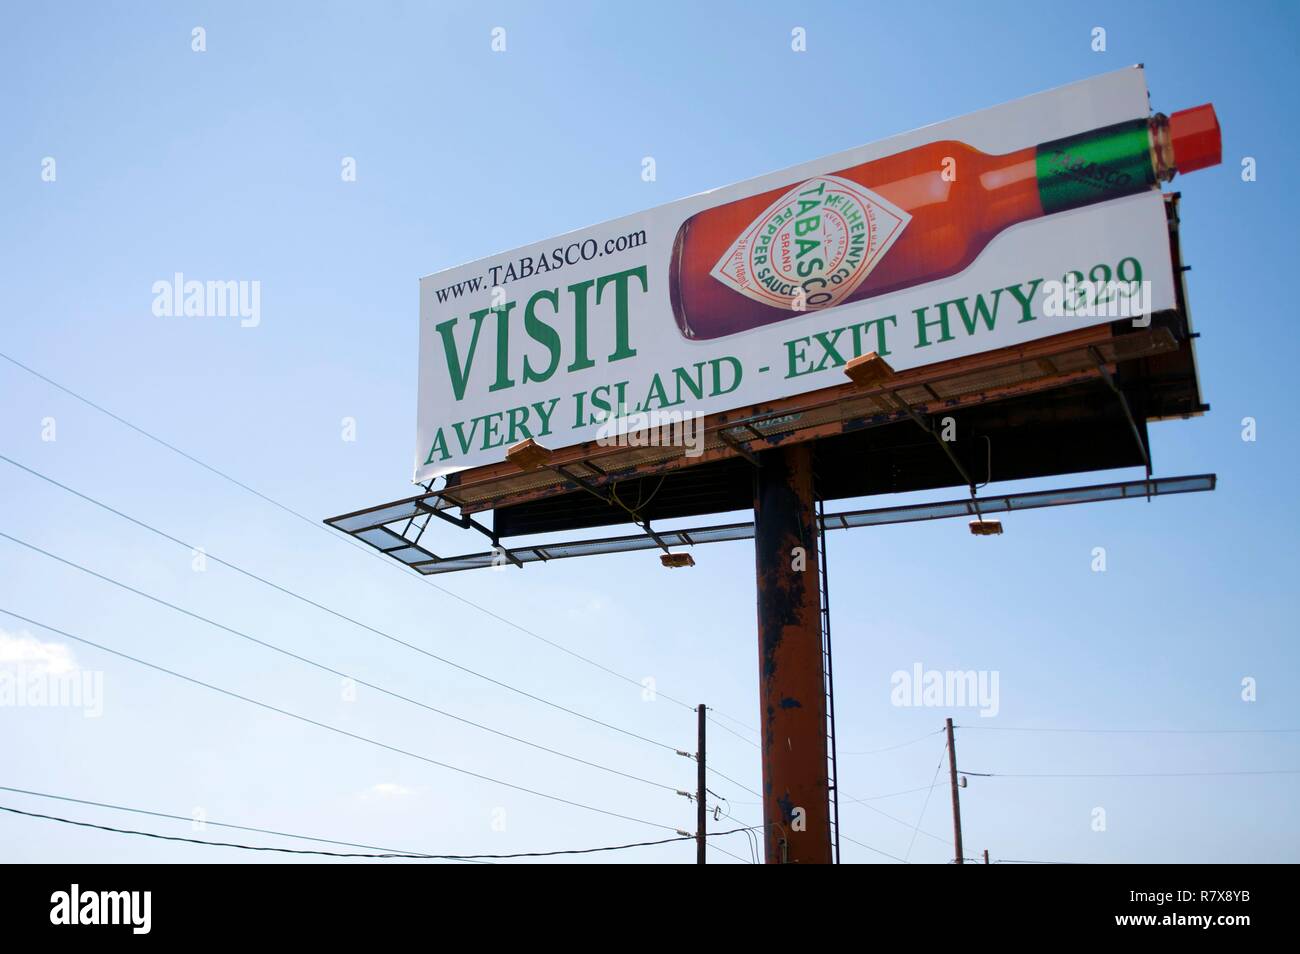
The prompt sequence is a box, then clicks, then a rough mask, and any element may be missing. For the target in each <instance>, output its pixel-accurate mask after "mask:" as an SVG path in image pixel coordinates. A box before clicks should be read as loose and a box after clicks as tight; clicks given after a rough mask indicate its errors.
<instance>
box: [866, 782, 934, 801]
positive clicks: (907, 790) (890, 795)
mask: <svg viewBox="0 0 1300 954" xmlns="http://www.w3.org/2000/svg"><path fill="white" fill-rule="evenodd" d="M939 784H941V783H940V782H935V783H934V784H933V785H922V786H920V787H919V788H905V789H903V790H902V791H901V792H887V793H886V794H884V795H868V796H867V797H866V798H853V797H851V796H848V795H846V796H844V797H845V798H847V799H848V800H849V801H851V802H874V801H879V800H880V799H882V798H894V797H895V796H898V795H911V794H912V793H913V792H928V791H929V790H930V789H932V788H934V786H935V785H939Z"/></svg>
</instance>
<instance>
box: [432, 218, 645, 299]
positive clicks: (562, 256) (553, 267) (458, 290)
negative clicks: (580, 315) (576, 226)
mask: <svg viewBox="0 0 1300 954" xmlns="http://www.w3.org/2000/svg"><path fill="white" fill-rule="evenodd" d="M645 243H646V237H645V229H639V230H637V231H635V232H628V233H627V234H626V235H619V236H616V237H614V238H611V239H606V240H605V241H604V242H603V243H602V242H600V241H597V240H596V239H594V238H589V239H584V240H582V241H581V242H570V243H569V244H568V245H565V246H557V247H556V248H553V249H551V250H549V251H545V252H539V253H537V254H536V255H521V256H519V258H517V259H512V260H510V261H508V262H504V263H501V264H497V265H489V266H488V267H487V275H480V276H479V277H477V278H467V279H465V280H464V281H460V282H455V283H454V284H451V285H447V286H445V287H443V288H439V289H437V290H436V291H435V292H434V295H435V296H436V297H437V299H438V302H439V303H440V304H441V303H444V302H447V301H449V300H451V299H455V298H460V297H462V296H464V295H472V294H473V293H474V292H477V291H482V290H484V289H489V288H495V287H499V286H501V285H508V284H509V283H510V282H513V281H516V280H518V279H520V278H529V277H531V276H533V275H544V274H546V273H547V272H554V271H558V270H559V269H561V268H564V266H566V265H577V264H578V263H579V262H589V261H591V260H592V259H595V258H602V257H604V256H606V255H615V254H617V253H619V252H626V251H629V250H630V249H634V248H640V247H641V246H643V245H645Z"/></svg>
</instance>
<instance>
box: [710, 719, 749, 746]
mask: <svg viewBox="0 0 1300 954" xmlns="http://www.w3.org/2000/svg"><path fill="white" fill-rule="evenodd" d="M705 717H706V718H707V719H708V720H709V721H710V722H712V723H713V724H714V725H716V726H717V727H718V728H719V729H721V730H722V731H723V732H730V733H731V734H732V735H734V736H735V737H736V738H738V739H740V741H742V742H744V743H746V744H748V745H752V746H753V747H754V748H758V747H759V745H758V743H757V742H755V741H754V740H753V739H750V738H746V737H745V736H743V735H741V734H740V733H739V732H737V731H736V730H735V729H733V728H731V727H730V726H727V725H723V724H722V723H721V722H719V721H718V720H717V719H715V718H713V716H711V715H708V714H707V713H706V715H705Z"/></svg>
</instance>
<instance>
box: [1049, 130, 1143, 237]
mask: <svg viewBox="0 0 1300 954" xmlns="http://www.w3.org/2000/svg"><path fill="white" fill-rule="evenodd" d="M1037 164H1038V197H1039V199H1041V200H1042V203H1043V213H1044V214H1045V215H1051V214H1052V213H1053V212H1062V211H1064V210H1066V209H1075V208H1078V207H1079V206H1081V205H1091V204H1092V203H1093V202H1104V201H1105V200H1106V199H1116V198H1119V197H1120V196H1123V195H1133V194H1134V193H1137V192H1144V191H1145V190H1147V189H1149V188H1151V187H1152V186H1153V185H1155V184H1156V173H1155V169H1153V168H1152V166H1151V134H1150V132H1149V126H1148V123H1147V120H1145V119H1134V120H1130V121H1129V122H1125V123H1116V124H1115V125H1114V126H1107V127H1105V128H1104V129H1094V130H1092V131H1091V132H1086V133H1083V134H1081V135H1078V136H1067V137H1065V138H1064V139H1057V140H1054V141H1053V142H1045V143H1043V144H1042V145H1040V146H1039V147H1038V155H1037Z"/></svg>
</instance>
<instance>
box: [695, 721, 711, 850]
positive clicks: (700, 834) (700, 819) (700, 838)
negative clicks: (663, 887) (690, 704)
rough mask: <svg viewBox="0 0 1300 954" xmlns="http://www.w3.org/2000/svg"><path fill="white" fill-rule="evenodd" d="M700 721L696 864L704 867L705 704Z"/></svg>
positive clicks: (705, 830) (707, 812) (697, 765)
mask: <svg viewBox="0 0 1300 954" xmlns="http://www.w3.org/2000/svg"><path fill="white" fill-rule="evenodd" d="M696 712H697V713H698V714H699V720H700V738H699V741H698V742H697V743H696V745H697V746H698V748H697V749H696V752H695V763H696V764H695V769H696V776H695V863H696V864H697V865H702V864H704V863H705V860H704V855H705V843H706V841H707V840H708V830H707V825H708V821H707V819H708V817H709V810H708V807H707V806H706V804H705V801H704V796H705V795H707V794H708V789H706V788H705V787H704V703H702V702H701V703H700V704H699V706H698V707H697V708H696Z"/></svg>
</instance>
